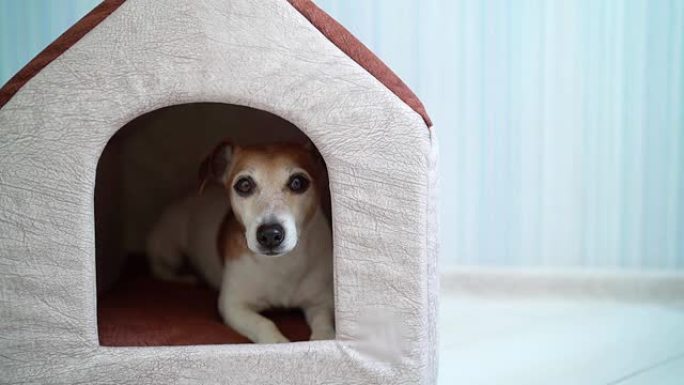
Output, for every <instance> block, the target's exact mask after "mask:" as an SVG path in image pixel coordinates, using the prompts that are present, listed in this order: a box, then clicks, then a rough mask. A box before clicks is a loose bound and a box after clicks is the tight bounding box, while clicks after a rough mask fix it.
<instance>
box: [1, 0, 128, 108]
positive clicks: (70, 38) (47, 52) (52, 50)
mask: <svg viewBox="0 0 684 385" xmlns="http://www.w3.org/2000/svg"><path fill="white" fill-rule="evenodd" d="M124 1H125V0H104V1H103V2H101V3H100V4H99V5H98V6H97V7H95V8H94V9H93V10H92V11H90V12H89V13H88V14H87V15H85V16H83V18H82V19H81V20H79V21H78V22H77V23H76V24H74V25H73V26H72V27H71V28H69V29H68V30H67V31H66V32H64V33H63V34H62V35H61V36H60V37H58V38H57V40H55V41H53V42H52V43H50V45H48V46H47V48H45V49H44V50H43V51H42V52H41V53H39V54H38V55H37V56H36V57H34V58H33V59H32V60H31V61H30V62H29V63H28V64H27V65H26V66H24V68H22V69H21V70H19V72H17V73H16V74H15V75H14V76H12V78H11V79H10V80H9V81H8V82H7V83H5V85H4V86H2V88H0V108H1V107H2V106H4V105H5V104H6V103H7V102H8V101H9V100H10V99H12V97H13V96H14V94H16V93H17V91H19V89H20V88H21V87H23V86H24V85H25V84H26V83H27V82H28V81H29V80H31V78H32V77H34V76H35V75H36V74H37V73H38V72H40V71H41V70H42V69H43V68H45V67H46V66H47V65H48V64H50V63H51V62H52V61H53V60H55V59H57V58H58V57H59V56H60V55H61V54H63V53H64V52H65V51H66V50H68V49H69V48H70V47H71V46H72V45H74V44H76V43H77V42H78V41H79V40H81V38H82V37H83V36H85V35H86V34H87V33H88V32H90V31H91V30H92V29H93V28H95V27H96V26H97V25H98V24H100V22H102V20H104V19H106V18H107V16H109V15H111V14H112V12H114V11H115V10H116V9H117V8H119V6H120V5H121V4H123V3H124Z"/></svg>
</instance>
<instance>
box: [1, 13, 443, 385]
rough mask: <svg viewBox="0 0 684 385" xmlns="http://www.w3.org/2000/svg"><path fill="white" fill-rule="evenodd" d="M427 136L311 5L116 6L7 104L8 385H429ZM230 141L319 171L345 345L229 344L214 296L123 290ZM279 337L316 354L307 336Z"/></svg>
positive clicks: (431, 203) (87, 24)
mask: <svg viewBox="0 0 684 385" xmlns="http://www.w3.org/2000/svg"><path fill="white" fill-rule="evenodd" d="M430 125H431V123H430V120H429V118H428V116H427V114H426V113H425V111H424V109H423V106H422V105H421V103H420V101H419V100H418V99H417V98H416V97H415V95H414V94H413V93H412V92H411V91H410V90H409V89H408V88H407V87H406V86H405V85H404V84H403V83H402V82H401V80H399V79H398V78H397V77H396V76H395V75H394V74H393V73H392V72H391V71H390V70H389V69H388V68H387V67H386V66H385V65H384V64H383V63H382V62H380V61H379V60H378V59H377V58H376V57H375V56H374V55H373V54H372V53H371V52H370V51H368V49H366V48H365V47H364V46H363V45H362V44H360V43H359V42H358V41H357V40H356V39H355V38H354V37H353V36H351V35H350V34H349V32H347V31H346V30H345V29H344V28H342V27H341V26H340V25H339V24H337V23H336V22H335V21H334V20H332V19H331V18H330V17H329V16H328V15H326V14H325V13H323V12H322V11H321V10H320V9H318V8H317V7H316V6H315V5H314V4H313V3H311V2H310V1H302V0H290V1H287V0H258V1H257V0H203V1H190V0H188V1H170V0H160V1H145V0H128V1H120V0H116V1H105V2H103V3H102V4H101V5H100V6H98V7H97V8H96V9H94V10H93V11H92V12H91V13H90V14H88V15H87V16H86V17H84V18H83V19H82V20H81V21H79V22H78V23H77V24H76V25H75V26H73V27H72V28H71V29H70V30H69V31H67V32H66V33H65V34H64V35H62V36H61V37H60V38H59V39H58V40H57V41H55V42H54V43H53V44H52V45H50V46H49V47H48V48H47V49H46V50H45V51H43V52H42V53H41V54H40V55H39V56H37V57H36V58H35V59H34V60H33V61H31V62H30V63H29V64H28V65H27V66H26V67H25V68H24V69H22V70H21V71H20V72H19V73H18V74H17V75H16V76H15V77H14V78H12V79H11V80H10V81H9V82H8V83H7V84H6V85H5V86H4V87H3V88H2V89H0V160H1V161H0V265H1V266H2V268H1V269H0V335H1V336H2V338H0V352H2V354H0V373H2V378H3V381H6V382H8V383H14V382H26V381H28V382H34V383H45V384H49V383H79V382H81V383H92V384H97V383H163V384H169V383H202V384H210V383H240V384H314V383H355V384H370V383H373V384H396V383H411V384H414V383H415V384H419V383H420V384H429V383H434V381H435V374H436V337H435V321H436V296H437V283H436V280H437V273H436V270H435V263H436V253H437V226H436V189H435V186H436V148H437V145H436V142H435V137H434V132H432V131H431V129H430ZM226 135H227V136H230V137H232V138H234V139H236V140H238V141H244V142H258V141H260V140H262V141H263V140H272V139H279V140H280V139H282V140H295V141H297V140H309V139H310V140H311V141H312V142H313V143H314V144H315V146H316V147H317V149H318V150H319V152H320V154H321V155H322V157H323V159H324V160H325V163H326V166H327V170H328V177H329V187H330V203H331V215H332V227H333V243H334V276H335V321H336V339H335V340H330V341H315V342H308V341H307V342H294V343H288V344H274V345H253V344H226V343H225V342H234V341H233V339H234V338H235V336H234V335H231V334H230V331H229V329H228V328H227V327H225V326H224V325H222V324H220V321H217V320H216V319H212V317H214V316H216V314H215V309H214V307H215V303H214V302H213V301H214V300H213V298H212V297H211V295H213V294H208V289H203V288H202V287H181V286H177V285H171V284H166V283H160V282H158V281H153V280H150V279H141V278H140V275H136V274H142V273H130V274H129V273H128V272H127V271H129V270H131V268H130V266H131V263H130V262H131V260H132V259H134V258H132V257H131V256H130V255H129V254H130V252H131V251H135V250H136V247H137V245H139V243H140V242H141V238H142V237H144V235H145V234H144V233H145V230H147V229H148V228H149V223H150V222H151V221H152V220H153V219H154V216H155V215H158V212H159V210H160V209H161V207H162V206H163V205H165V204H168V202H170V201H171V200H172V199H174V198H176V197H177V196H178V195H179V194H181V193H183V192H187V191H186V190H188V189H189V188H191V186H190V185H189V184H188V182H187V180H189V179H190V178H189V175H190V174H191V173H192V172H194V171H195V170H194V169H193V168H194V167H196V165H197V162H198V161H199V160H200V159H201V157H202V156H203V155H205V154H206V151H207V149H208V148H210V146H211V145H213V144H215V142H216V141H217V140H219V139H221V138H224V137H225V136H226ZM131 159H133V161H131ZM131 162H133V163H131ZM136 162H137V163H136ZM186 177H188V178H186ZM96 255H97V258H96ZM133 265H134V264H133ZM132 270H135V269H134V268H133V269H132ZM98 289H99V290H98ZM98 291H99V294H100V295H99V296H98ZM155 296H156V297H155ZM160 298H162V300H161V301H160ZM132 299H133V300H136V301H137V302H135V301H133V302H131V300H132ZM146 300H147V301H148V302H145V301H146ZM98 301H99V304H100V314H99V315H100V317H99V319H98ZM150 301H156V302H154V303H152V302H150ZM179 304H183V305H182V306H179ZM136 306H137V307H136ZM140 306H147V307H148V308H149V309H142V310H141V309H140V308H139V307H140ZM103 307H104V308H103ZM145 310H148V313H149V311H156V310H160V311H167V313H165V315H164V317H166V318H161V320H162V321H163V322H160V321H159V320H160V318H158V317H157V318H150V319H144V317H146V316H147V315H146V314H148V313H145ZM139 317H142V318H143V321H142V324H141V323H136V319H137V318H139ZM275 317H280V318H279V327H281V328H282V329H283V330H284V332H285V333H286V334H289V336H290V337H291V338H292V339H294V340H305V339H306V337H307V336H306V331H303V330H302V329H301V328H300V327H299V326H298V325H299V324H298V319H297V316H296V315H291V314H280V315H276V316H275ZM208 319H210V321H207V320H208ZM150 320H154V322H153V324H152V326H151V327H150V325H148V327H145V324H144V323H145V322H147V321H150ZM184 321H188V322H185V323H184ZM126 322H130V325H134V326H135V327H139V329H138V330H132V331H131V330H126V329H125V328H123V329H122V328H121V326H122V325H125V323H126ZM150 322H151V321H150ZM208 322H209V323H208ZM212 322H213V323H212ZM98 324H99V327H98ZM154 330H156V331H157V332H158V333H159V334H160V335H161V336H162V337H159V336H154V335H149V333H151V331H154ZM226 330H228V331H226ZM103 331H104V332H103ZM98 332H99V333H98ZM131 332H137V333H139V334H138V335H137V337H136V338H140V339H141V341H142V342H141V343H135V341H134V338H132V337H131V334H130V333H131ZM117 333H118V334H117ZM140 333H142V334H140ZM145 333H147V334H145ZM222 333H223V334H222ZM225 333H228V334H225ZM174 336H175V337H174ZM188 336H190V337H188ZM217 336H218V337H217ZM103 337H104V338H103ZM176 337H177V338H176ZM174 338H175V339H174ZM112 341H113V342H114V343H112ZM116 341H119V342H120V341H126V342H125V343H118V344H117V343H116ZM150 341H156V343H149V342H150ZM160 341H161V342H160ZM112 345H120V346H112ZM122 345H125V346H122ZM139 345H165V346H139ZM170 345H174V346H170Z"/></svg>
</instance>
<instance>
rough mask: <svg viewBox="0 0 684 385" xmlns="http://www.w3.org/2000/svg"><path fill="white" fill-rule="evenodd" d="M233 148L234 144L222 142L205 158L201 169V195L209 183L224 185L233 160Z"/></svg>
mask: <svg viewBox="0 0 684 385" xmlns="http://www.w3.org/2000/svg"><path fill="white" fill-rule="evenodd" d="M233 148H234V146H233V144H232V143H230V142H228V141H224V142H221V143H219V144H218V145H217V146H216V147H214V150H213V151H212V152H211V153H210V154H209V155H208V156H207V157H206V158H204V160H203V161H202V163H201V164H200V169H199V182H200V185H199V192H200V194H201V193H202V191H204V187H205V186H206V185H207V183H209V182H217V183H221V184H223V183H224V180H225V178H226V176H227V175H226V174H227V173H228V171H229V169H230V162H231V160H232V158H233Z"/></svg>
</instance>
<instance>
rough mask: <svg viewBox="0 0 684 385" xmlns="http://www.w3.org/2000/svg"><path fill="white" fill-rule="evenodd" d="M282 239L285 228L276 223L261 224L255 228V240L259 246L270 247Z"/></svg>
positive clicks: (278, 243) (276, 244) (281, 241)
mask: <svg viewBox="0 0 684 385" xmlns="http://www.w3.org/2000/svg"><path fill="white" fill-rule="evenodd" d="M284 239H285V229H283V226H281V225H279V224H277V223H272V224H266V225H261V226H259V228H257V241H259V244H260V245H261V246H264V247H268V248H269V249H272V248H274V247H276V246H278V245H280V244H281V243H283V240H284Z"/></svg>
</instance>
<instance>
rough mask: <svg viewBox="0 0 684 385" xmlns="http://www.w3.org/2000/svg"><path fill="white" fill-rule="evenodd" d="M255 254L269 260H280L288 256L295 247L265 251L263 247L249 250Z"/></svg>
mask: <svg viewBox="0 0 684 385" xmlns="http://www.w3.org/2000/svg"><path fill="white" fill-rule="evenodd" d="M249 249H250V250H251V251H252V252H253V253H254V254H257V255H259V256H262V257H268V258H279V257H283V256H285V255H287V254H288V253H289V252H290V251H292V250H293V249H294V247H283V248H277V249H265V248H263V247H259V246H257V247H255V248H251V247H250V248H249Z"/></svg>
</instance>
